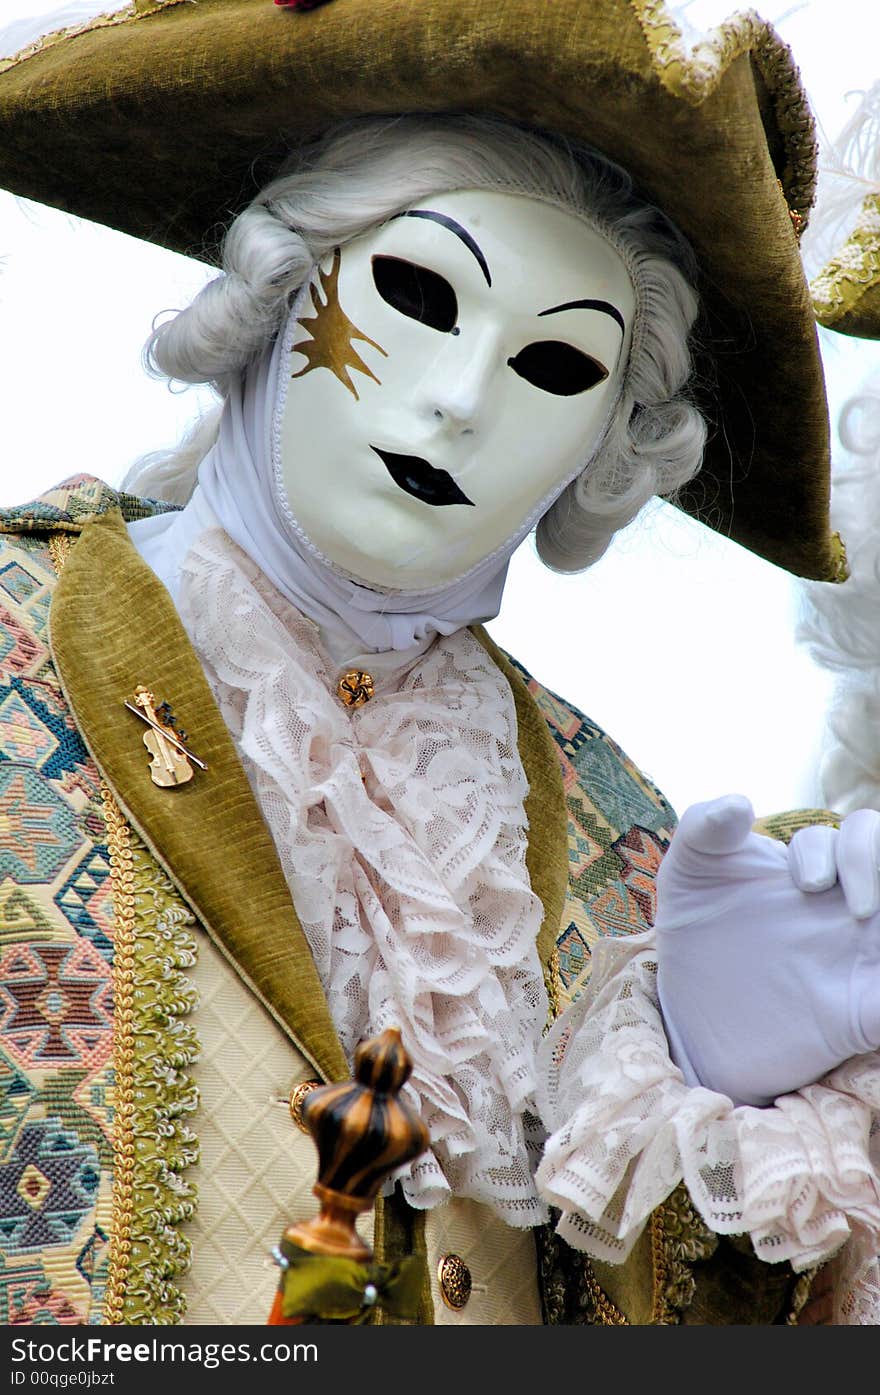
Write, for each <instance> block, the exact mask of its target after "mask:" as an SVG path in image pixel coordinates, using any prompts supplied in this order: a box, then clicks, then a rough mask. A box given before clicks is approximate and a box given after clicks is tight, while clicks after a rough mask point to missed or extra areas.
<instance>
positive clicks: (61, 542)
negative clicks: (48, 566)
mask: <svg viewBox="0 0 880 1395" xmlns="http://www.w3.org/2000/svg"><path fill="white" fill-rule="evenodd" d="M72 547H73V538H72V537H71V536H70V534H69V533H53V534H52V535H51V537H50V538H49V556H50V557H51V559H52V566H53V567H54V568H55V570H56V572H57V573H58V575H59V576H60V575H61V569H62V567H63V566H64V563H65V562H66V561H67V559H68V557H69V556H70V549H71V548H72Z"/></svg>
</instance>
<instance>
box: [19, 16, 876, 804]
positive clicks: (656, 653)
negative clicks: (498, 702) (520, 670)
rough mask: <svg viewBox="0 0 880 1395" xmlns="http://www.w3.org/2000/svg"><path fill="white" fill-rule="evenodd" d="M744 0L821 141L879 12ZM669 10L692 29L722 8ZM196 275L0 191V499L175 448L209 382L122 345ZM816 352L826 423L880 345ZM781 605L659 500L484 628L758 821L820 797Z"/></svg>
mask: <svg viewBox="0 0 880 1395" xmlns="http://www.w3.org/2000/svg"><path fill="white" fill-rule="evenodd" d="M78 3H79V4H80V6H81V7H83V6H84V5H88V4H89V3H90V0H78ZM266 3H267V4H268V3H270V0H266ZM112 7H113V6H112V4H111V5H109V6H108V5H107V4H106V0H105V4H104V5H102V4H101V3H100V2H99V0H95V3H92V10H93V12H97V11H100V10H101V9H103V8H112ZM759 8H760V10H761V13H762V14H763V15H764V16H765V17H766V18H768V19H771V20H772V21H774V22H775V23H776V26H777V28H778V29H779V30H780V32H781V33H782V34H783V36H784V37H785V38H786V39H787V41H788V42H789V43H790V44H791V45H792V47H793V49H794V52H795V55H796V57H797V59H798V62H799V64H800V66H801V70H802V74H803V77H804V80H805V83H806V86H807V90H808V92H809V93H810V96H811V99H812V102H813V106H814V109H815V111H816V113H817V116H818V118H819V119H820V121H821V122H822V123H823V126H824V127H825V128H826V130H827V131H828V132H829V134H831V135H833V134H835V133H836V132H837V131H838V130H839V129H840V128H841V126H842V125H843V123H844V121H845V119H846V117H847V115H848V113H849V112H850V111H851V110H852V104H853V103H854V102H855V101H856V100H857V94H858V92H859V91H860V90H861V89H864V88H866V87H868V86H870V85H871V83H872V82H874V81H875V80H876V79H877V78H878V77H880V4H877V3H876V0H804V3H801V4H789V5H781V4H779V3H774V0H765V3H764V4H763V6H760V5H759ZM57 9H58V0H54V3H52V4H47V3H38V0H31V2H30V3H27V0H0V28H2V27H3V26H6V25H8V24H9V23H11V22H12V21H16V20H19V19H22V20H26V19H27V18H28V17H31V18H32V17H34V16H38V15H40V14H42V13H44V12H47V11H55V10H57ZM686 9H687V15H688V18H689V19H690V21H691V22H692V23H693V24H694V25H695V26H697V27H698V28H704V27H708V26H711V25H712V24H713V23H716V22H717V21H718V20H719V19H721V18H724V17H725V15H726V14H728V13H729V12H730V9H731V4H730V3H729V0H692V3H691V4H690V5H688V6H687V7H686ZM21 32H22V36H23V38H22V41H23V40H24V38H27V37H29V36H28V35H27V34H25V33H24V31H23V30H22V31H21ZM182 139H185V134H184V135H183V136H182ZM133 177H136V175H135V174H134V172H133ZM730 216H731V217H735V216H736V210H735V208H731V210H730ZM208 274H209V273H208V272H207V270H206V269H205V268H204V267H202V266H200V265H199V264H197V263H194V262H191V261H187V260H186V259H184V258H181V257H177V256H175V255H173V254H171V253H167V252H163V251H160V250H159V249H157V248H154V247H151V246H149V245H147V244H144V243H139V242H136V241H134V240H132V239H130V238H127V237H125V236H123V235H121V234H118V233H112V232H109V231H108V230H106V229H103V228H99V227H96V226H94V225H92V224H87V223H84V222H80V221H78V220H76V219H73V218H70V217H68V216H65V215H61V214H58V213H55V212H53V211H51V210H49V209H45V208H41V207H39V206H37V205H34V204H28V203H25V202H24V201H21V200H16V199H14V198H13V197H12V196H11V195H8V194H4V193H0V413H2V415H0V422H2V434H0V504H3V503H6V504H8V503H19V502H23V501H24V500H26V499H28V498H30V497H32V496H33V495H34V494H36V493H38V492H39V491H40V490H42V489H45V488H47V487H48V486H50V485H52V484H54V483H57V482H58V481H60V480H61V479H63V478H64V477H65V476H68V475H71V474H73V473H76V472H79V471H88V472H89V473H92V474H96V475H99V476H101V477H102V478H104V479H105V480H107V481H108V482H109V483H111V484H116V483H118V482H119V481H120V479H121V477H122V475H123V473H124V472H125V470H126V469H127V467H128V465H129V464H130V463H131V461H132V460H133V459H134V458H135V457H136V456H138V455H140V454H142V453H143V452H145V451H148V450H153V449H156V448H159V447H163V446H167V445H170V444H172V443H173V442H174V440H175V439H176V438H177V436H178V435H179V433H180V431H181V429H182V428H183V427H184V426H185V425H186V424H187V423H188V422H189V421H190V420H191V419H192V418H193V417H194V416H195V415H197V413H198V411H199V406H200V402H203V401H205V400H207V394H206V393H205V392H204V391H203V390H201V389H190V390H188V391H186V392H183V393H172V392H170V391H169V390H168V388H167V387H166V386H164V385H162V384H159V383H156V382H153V381H151V380H149V379H148V378H147V377H146V375H145V374H144V373H143V371H142V369H141V367H140V357H139V355H140V349H141V345H142V343H143V341H144V339H145V338H146V335H147V333H148V332H149V328H150V323H151V321H152V319H153V317H154V316H155V315H156V314H157V313H160V312H162V311H164V310H167V309H169V308H174V307H179V306H182V305H185V304H186V303H187V302H188V300H189V299H190V298H191V297H192V295H193V294H194V292H195V291H196V290H197V289H198V288H199V287H200V286H201V285H202V284H203V282H204V280H205V278H206V276H207V275H208ZM780 351H781V352H782V351H784V350H783V347H782V346H781V349H780ZM823 351H824V353H825V362H826V372H827V376H828V384H829V396H830V399H831V403H832V417H834V416H836V412H837V410H838V408H839V405H840V404H841V403H842V401H843V400H844V399H845V398H846V397H847V396H848V395H849V394H850V393H851V392H852V391H853V390H854V389H855V388H856V387H857V386H858V384H859V382H860V380H861V378H862V377H863V376H864V374H865V373H866V372H867V371H868V369H869V368H870V367H872V366H877V365H878V363H880V350H878V348H876V347H874V346H871V345H867V344H864V343H855V344H854V343H852V342H846V341H841V340H835V339H834V336H830V335H827V336H824V337H823ZM798 597H799V588H798V585H797V584H796V583H793V582H792V581H791V580H790V578H788V577H787V576H786V575H785V574H784V573H782V572H780V571H778V570H777V569H776V568H774V567H771V566H770V565H768V564H766V563H763V562H760V561H758V560H757V559H756V558H754V557H752V556H750V555H749V554H747V553H746V552H744V551H743V550H742V549H740V548H738V547H737V546H736V545H735V544H732V543H727V542H725V541H724V540H722V539H720V538H717V537H716V536H715V535H714V534H711V533H709V532H708V531H707V530H705V529H703V528H701V527H699V525H696V524H693V523H691V522H690V521H688V520H686V519H684V518H683V517H682V516H681V515H680V514H678V513H677V512H676V511H675V510H672V509H669V508H667V507H666V506H660V508H659V509H658V508H654V509H653V510H652V511H651V513H650V516H649V517H645V516H643V518H641V519H639V520H637V522H636V523H635V524H634V525H633V526H632V527H631V528H630V529H629V530H627V532H626V533H625V534H623V535H621V536H620V537H619V538H618V539H617V540H616V542H615V544H614V546H613V548H612V550H611V552H610V553H609V555H608V556H607V557H606V558H605V559H603V561H602V562H600V563H599V564H597V565H596V566H595V567H593V568H592V569H591V570H590V571H589V572H587V573H585V574H584V575H581V576H579V577H575V578H561V577H557V576H553V575H551V574H550V573H548V572H547V571H546V570H545V569H544V568H543V567H542V566H541V565H540V563H538V561H537V560H536V558H535V557H534V555H533V552H532V549H531V545H530V544H528V543H527V544H526V545H524V546H523V547H522V548H521V549H520V551H519V553H518V554H517V555H516V556H515V558H514V561H513V564H512V566H511V572H510V578H509V582H508V588H507V592H506V595H505V600H504V608H503V610H502V613H501V615H500V616H499V618H498V619H497V620H496V621H495V622H493V624H492V625H491V626H490V628H491V630H492V633H493V634H494V636H495V638H496V639H497V640H498V641H499V642H500V643H501V644H503V645H504V646H505V647H507V648H508V649H509V650H511V652H512V653H514V654H515V655H516V656H517V657H518V658H519V659H520V660H521V661H522V662H523V663H525V664H526V666H527V667H529V668H530V669H531V670H532V672H533V673H534V674H535V675H536V677H538V678H540V679H541V681H542V682H544V683H546V684H548V686H550V687H552V688H555V689H556V690H557V691H558V692H560V693H561V694H562V695H563V696H565V697H566V698H568V699H570V700H571V701H573V702H575V703H576V704H578V705H579V706H580V707H582V708H583V709H584V710H585V711H587V712H588V713H589V714H590V715H591V716H592V717H593V718H594V719H595V720H596V721H598V722H600V723H601V724H602V725H603V726H605V727H606V728H607V729H608V730H609V731H610V732H611V734H612V735H613V736H614V737H615V738H616V739H617V740H618V741H619V742H620V743H621V744H622V745H623V746H624V747H625V748H626V749H627V750H628V751H629V753H630V754H631V755H632V756H633V757H634V758H635V759H636V760H637V761H638V762H639V764H640V765H642V767H643V768H644V769H645V770H646V771H647V772H648V773H649V774H650V775H651V776H652V777H653V778H654V779H655V780H656V781H657V783H658V784H659V785H660V786H661V788H663V790H664V791H665V792H666V794H667V795H668V796H669V798H670V799H671V800H672V802H673V804H674V805H675V806H676V807H677V808H678V809H679V810H682V809H683V808H684V807H685V806H686V805H687V804H689V803H691V802H693V801H694V800H697V799H705V798H710V797H712V796H714V795H716V794H720V793H725V792H727V791H730V790H739V791H742V792H743V793H745V794H747V795H749V797H750V798H751V799H752V801H753V803H754V804H755V807H756V809H757V810H758V812H759V813H761V812H764V813H769V812H771V811H772V810H776V809H782V808H789V807H792V806H795V805H802V804H805V803H813V802H815V801H816V800H817V799H818V798H819V790H818V787H817V782H816V768H817V752H818V748H819V744H820V740H821V729H822V721H823V713H824V710H825V706H826V702H827V697H828V693H829V682H828V677H827V675H825V674H824V673H822V672H820V671H819V670H817V669H816V668H815V666H814V665H813V664H812V662H811V660H810V659H809V657H808V656H807V655H806V654H805V653H804V652H803V651H802V650H801V649H800V648H799V647H798V645H797V643H796V641H795V638H794V618H795V609H796V606H797V604H798ZM132 623H136V617H134V618H133V619H132Z"/></svg>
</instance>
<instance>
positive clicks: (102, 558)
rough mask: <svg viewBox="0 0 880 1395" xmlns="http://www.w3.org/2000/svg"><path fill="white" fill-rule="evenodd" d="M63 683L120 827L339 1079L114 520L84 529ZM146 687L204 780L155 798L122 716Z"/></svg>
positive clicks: (176, 654) (268, 846)
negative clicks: (168, 707) (129, 830)
mask: <svg viewBox="0 0 880 1395" xmlns="http://www.w3.org/2000/svg"><path fill="white" fill-rule="evenodd" d="M50 629H51V644H52V651H53V655H54V658H55V664H56V668H57V670H58V675H59V678H60V680H61V682H62V684H63V686H64V689H65V692H66V695H67V698H68V701H69V702H70V704H71V707H72V709H73V711H74V713H75V715H76V719H77V722H78V724H79V726H80V729H81V731H82V734H83V738H84V740H85V742H86V745H87V746H88V747H89V749H90V751H91V753H92V755H93V756H94V758H95V760H96V761H97V763H98V765H99V766H100V768H101V770H102V771H103V773H104V775H105V777H106V779H107V782H108V784H109V785H110V787H111V789H112V790H113V793H114V794H115V796H116V798H117V800H118V802H119V804H120V806H121V808H122V809H123V811H124V813H125V814H126V817H128V818H129V819H130V820H131V822H132V824H133V825H134V827H135V828H136V829H137V831H138V832H139V833H140V835H141V837H142V838H144V840H145V841H146V843H147V844H148V846H149V848H150V851H151V852H152V853H153V855H154V856H155V857H156V859H157V861H158V862H160V863H161V865H162V866H163V867H164V868H165V870H166V871H167V872H168V874H169V876H171V877H172V878H173V880H174V881H175V882H176V884H177V885H178V887H179V888H180V890H181V892H182V894H183V896H184V897H185V899H186V900H187V902H188V903H189V905H190V906H191V907H192V909H193V911H194V912H195V914H196V915H197V917H198V919H199V920H200V921H201V922H202V924H203V925H204V926H205V929H206V930H207V932H208V933H209V934H210V935H211V938H212V939H213V940H214V941H215V943H216V944H217V945H218V946H219V948H220V949H221V950H222V951H223V952H224V953H225V954H226V956H227V957H228V958H230V959H231V960H233V961H234V963H235V964H236V966H237V968H238V970H239V972H240V973H241V974H242V975H243V977H244V978H245V979H246V980H247V981H248V983H250V984H251V986H252V987H253V988H254V990H255V991H256V993H257V995H258V996H259V998H260V999H261V1001H262V1002H263V1003H264V1004H265V1005H266V1006H267V1007H268V1008H269V1010H270V1011H271V1012H272V1014H273V1016H274V1017H275V1018H276V1019H277V1020H278V1021H279V1022H280V1023H281V1025H282V1026H283V1027H284V1028H285V1030H286V1031H287V1032H288V1033H290V1034H291V1035H292V1036H293V1037H294V1039H295V1041H296V1043H297V1045H298V1046H299V1047H300V1048H301V1050H302V1051H303V1053H304V1054H305V1056H306V1057H307V1058H308V1059H310V1060H311V1062H312V1064H313V1065H314V1066H315V1067H316V1068H317V1070H318V1072H319V1073H320V1074H321V1075H322V1076H324V1077H325V1078H327V1079H336V1080H339V1079H345V1078H346V1077H347V1076H348V1074H349V1070H348V1066H347V1064H346V1061H345V1057H344V1055H343V1052H342V1047H341V1046H340V1043H339V1039H338V1037H337V1035H336V1030H335V1028H334V1026H333V1022H332V1020H331V1018H330V1014H329V1011H328V1009H327V1004H326V1000H325V998H324V993H323V990H322V987H321V982H320V979H319V978H318V973H317V970H316V968H315V964H314V960H313V959H312V955H311V951H310V949H309V945H308V942H307V940H306V937H305V935H304V933H303V930H302V928H301V926H300V924H299V921H298V919H297V916H296V913H295V911H294V909H293V905H292V902H291V899H290V893H289V892H288V889H287V883H286V881H285V880H284V874H283V873H282V871H281V867H280V865H279V862H278V857H277V854H276V852H275V848H274V845H273V843H272V839H271V836H270V834H269V831H268V829H267V827H266V824H265V822H264V821H263V818H262V815H261V814H260V811H259V808H258V806H257V804H256V801H255V799H254V796H253V794H252V792H251V788H250V785H249V783H248V779H247V776H246V775H245V772H244V769H243V767H242V765H241V762H240V761H239V759H238V755H237V754H236V751H235V747H234V745H233V743H232V739H231V737H230V735H229V732H228V730H227V728H226V724H225V722H224V721H223V718H222V716H221V715H220V712H219V710H218V708H217V705H216V703H215V702H214V698H213V695H212V693H211V691H210V689H209V687H208V684H207V682H206V680H205V677H204V674H203V673H202V668H201V665H200V663H199V660H198V658H197V656H196V653H195V651H194V649H193V648H192V646H191V644H190V643H189V640H188V638H187V636H186V633H185V632H184V630H183V627H182V625H181V623H180V620H179V619H178V616H177V612H176V610H175V609H174V605H173V603H172V601H171V597H170V596H169V595H168V592H167V591H166V590H165V587H164V586H163V585H162V584H161V583H160V582H159V581H157V579H156V577H155V576H154V574H153V572H152V571H151V570H150V568H149V567H147V565H146V564H145V563H144V562H143V561H142V560H141V558H140V556H139V554H138V553H137V552H136V550H135V548H134V547H133V545H132V543H131V541H130V539H129V536H128V532H127V530H126V527H125V524H124V523H123V520H122V515H121V513H120V512H119V510H118V509H113V510H112V511H111V512H109V513H106V514H104V515H102V516H101V517H99V518H96V519H95V520H94V521H93V522H90V523H88V524H86V526H85V527H84V528H83V531H82V534H81V536H80V538H79V540H78V542H77V543H76V545H75V546H74V547H73V548H72V550H71V552H70V556H69V558H68V560H67V562H66V563H65V565H64V568H63V570H62V572H61V576H60V578H59V581H58V585H57V588H56V591H55V595H54V598H53V602H52V607H51V611H50ZM139 683H144V684H146V685H147V686H148V687H150V688H151V689H152V690H153V691H154V692H155V694H156V698H157V701H162V700H167V701H168V702H170V703H172V705H173V707H174V711H175V715H176V717H177V718H178V720H179V722H180V724H181V726H183V727H185V728H186V730H187V732H188V733H189V740H190V744H191V746H192V749H193V751H195V753H196V755H197V756H199V758H200V759H201V760H203V761H205V762H207V766H208V769H207V771H205V772H203V771H200V770H196V773H195V775H194V777H193V779H192V780H190V781H189V783H187V784H185V785H180V786H177V787H176V788H172V789H163V788H160V787H159V786H158V785H155V784H154V783H153V781H152V778H151V776H150V770H149V764H148V755H147V751H146V748H145V747H144V744H143V734H144V731H145V730H146V728H145V727H144V726H143V725H142V724H141V722H140V721H139V720H138V718H137V717H135V716H134V715H133V714H132V713H130V712H128V711H127V710H126V708H125V707H124V705H123V703H124V700H125V699H126V698H129V699H130V698H131V695H132V693H133V691H134V689H135V687H136V686H137V685H138V684H139Z"/></svg>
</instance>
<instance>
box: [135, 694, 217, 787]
mask: <svg viewBox="0 0 880 1395" xmlns="http://www.w3.org/2000/svg"><path fill="white" fill-rule="evenodd" d="M125 706H126V707H127V708H128V710H129V712H133V713H134V715H135V716H136V717H140V719H141V721H142V722H146V724H147V726H148V727H149V728H150V730H149V731H145V732H144V745H145V746H146V748H147V750H148V751H149V753H150V775H151V776H152V779H153V783H154V784H155V785H162V786H163V787H164V788H166V789H167V788H173V787H174V786H175V785H185V784H186V782H187V780H191V779H192V777H193V773H194V772H193V768H192V767H193V765H197V766H198V767H199V769H200V770H207V768H208V767H207V765H206V764H205V762H204V761H203V760H199V758H198V756H196V755H194V754H193V752H192V751H189V750H187V748H186V746H185V745H184V742H185V741H187V740H188V739H189V738H188V737H187V734H186V732H185V731H181V729H180V728H179V727H178V725H177V722H176V721H175V717H174V713H173V711H172V710H171V706H170V704H169V703H167V702H162V703H160V704H159V706H158V707H157V706H156V699H155V697H154V696H153V694H152V693H151V692H150V689H149V688H145V687H144V685H143V684H142V683H140V684H138V686H137V688H135V692H134V702H129V700H128V699H127V698H126V699H125ZM190 761H192V765H191V764H190Z"/></svg>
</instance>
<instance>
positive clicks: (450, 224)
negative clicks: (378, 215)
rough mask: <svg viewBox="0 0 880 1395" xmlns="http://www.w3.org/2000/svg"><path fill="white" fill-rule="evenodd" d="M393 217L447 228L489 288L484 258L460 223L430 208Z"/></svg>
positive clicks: (397, 214) (489, 282)
mask: <svg viewBox="0 0 880 1395" xmlns="http://www.w3.org/2000/svg"><path fill="white" fill-rule="evenodd" d="M394 216H395V218H427V219H429V220H430V222H432V223H439V224H440V226H441V228H448V229H449V231H450V232H451V233H455V236H456V237H457V238H459V239H460V241H462V242H463V243H464V245H465V247H466V248H467V249H468V251H469V252H471V253H472V254H473V256H474V257H476V259H477V262H478V263H479V266H480V270H481V271H482V273H483V275H484V276H485V278H486V285H487V286H491V284H492V277H491V275H490V274H489V267H488V265H487V262H486V258H485V257H484V256H483V253H482V252H481V251H480V249H479V247H478V246H477V244H476V242H474V239H473V238H472V237H471V235H470V233H469V232H468V230H467V228H463V227H462V226H461V223H456V221H455V219H454V218H447V216H446V214H445V213H435V212H434V211H433V209H430V208H409V209H407V210H406V212H405V213H395V215H394Z"/></svg>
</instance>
